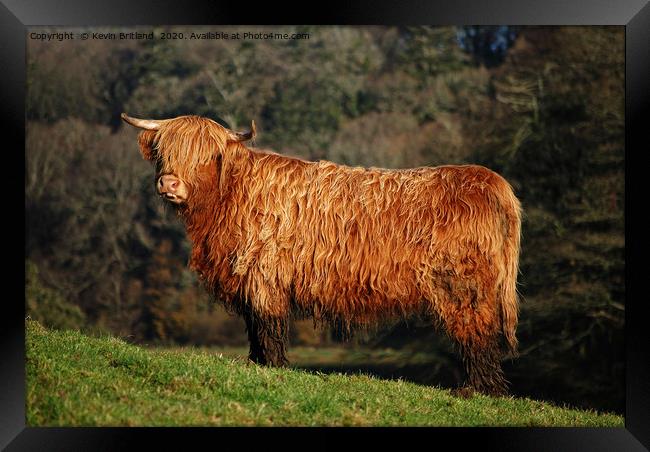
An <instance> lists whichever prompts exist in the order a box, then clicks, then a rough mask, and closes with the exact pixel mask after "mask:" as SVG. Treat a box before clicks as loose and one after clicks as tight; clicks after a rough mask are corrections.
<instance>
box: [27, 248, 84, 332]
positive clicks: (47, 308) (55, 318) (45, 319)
mask: <svg viewBox="0 0 650 452" xmlns="http://www.w3.org/2000/svg"><path fill="white" fill-rule="evenodd" d="M25 304H26V310H25V311H26V313H27V315H28V316H29V317H31V318H32V319H33V320H36V321H38V322H40V323H41V324H43V325H45V326H47V327H49V328H59V329H80V328H82V327H83V326H84V324H85V320H86V318H85V315H84V314H83V312H81V309H79V307H78V306H76V305H75V304H73V303H69V302H67V301H65V299H64V298H63V297H62V296H61V294H59V293H57V292H56V291H55V290H52V289H49V288H47V287H44V286H43V285H42V283H41V282H40V280H39V277H38V268H37V266H36V264H34V263H33V262H31V261H29V260H26V261H25Z"/></svg>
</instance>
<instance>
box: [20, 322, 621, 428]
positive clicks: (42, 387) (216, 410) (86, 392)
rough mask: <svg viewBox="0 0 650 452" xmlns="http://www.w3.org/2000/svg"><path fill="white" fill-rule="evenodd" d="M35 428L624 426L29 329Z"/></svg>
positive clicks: (496, 401)
mask: <svg viewBox="0 0 650 452" xmlns="http://www.w3.org/2000/svg"><path fill="white" fill-rule="evenodd" d="M26 350H27V363H26V369H27V424H28V425H29V426H185V425H194V426H202V425H212V426H221V425H223V426H225V425H236V426H239V425H244V426H248V425H251V426H252V425H259V426H357V425H359V426H364V425H369V426H387V425H391V426H393V425H394V426H397V425H403V426H406V425H409V426H424V425H428V426H585V427H623V424H624V423H623V418H622V417H620V416H615V415H611V414H599V413H596V412H593V411H580V410H573V409H566V408H559V407H556V406H553V405H550V404H548V403H543V402H538V401H534V400H528V399H515V398H490V397H486V396H482V395H476V396H474V397H472V398H469V399H462V398H457V397H454V396H452V395H451V393H450V392H449V391H447V390H442V389H438V388H433V387H427V386H420V385H416V384H413V383H407V382H404V381H386V380H380V379H377V378H372V377H369V376H367V375H341V374H329V375H326V374H319V373H310V372H305V371H301V370H296V369H273V368H265V367H260V366H257V365H254V364H251V363H248V362H247V361H246V360H245V359H243V358H241V357H239V358H233V357H231V356H224V355H223V354H218V353H214V352H211V351H209V350H197V349H191V348H185V349H178V348H177V349H146V348H142V347H137V346H133V345H129V344H127V343H125V342H123V341H122V340H119V339H116V338H111V337H103V338H92V337H88V336H84V335H82V334H80V333H78V332H76V331H56V330H48V329H45V328H43V327H42V326H41V325H40V324H38V323H37V322H34V321H30V320H28V321H27V348H26Z"/></svg>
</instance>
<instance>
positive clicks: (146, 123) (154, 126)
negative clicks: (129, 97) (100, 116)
mask: <svg viewBox="0 0 650 452" xmlns="http://www.w3.org/2000/svg"><path fill="white" fill-rule="evenodd" d="M120 117H121V118H122V120H124V122H127V123H129V124H131V125H132V126H135V127H138V128H140V129H145V130H158V129H160V123H161V121H156V120H155V119H138V118H132V117H130V116H129V115H127V114H126V113H122V114H121V115H120Z"/></svg>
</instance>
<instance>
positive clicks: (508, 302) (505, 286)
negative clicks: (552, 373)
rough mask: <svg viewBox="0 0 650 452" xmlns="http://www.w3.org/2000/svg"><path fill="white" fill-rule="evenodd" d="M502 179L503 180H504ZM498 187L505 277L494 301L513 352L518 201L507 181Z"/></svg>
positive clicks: (519, 207)
mask: <svg viewBox="0 0 650 452" xmlns="http://www.w3.org/2000/svg"><path fill="white" fill-rule="evenodd" d="M504 182H505V181H504ZM506 184H507V187H505V188H506V189H504V190H500V195H501V196H500V198H501V203H500V204H501V206H502V208H503V213H504V214H505V215H504V220H505V221H504V223H505V224H504V228H503V229H504V231H505V237H504V242H503V243H504V246H503V258H504V260H503V263H504V264H505V269H504V270H505V277H504V278H503V280H502V283H501V285H500V287H499V292H498V295H497V296H498V303H499V305H500V309H501V330H502V333H503V337H504V338H505V345H506V352H507V353H509V354H510V355H511V356H516V355H517V337H516V331H517V321H518V317H519V296H518V294H517V275H518V273H519V246H520V238H521V204H520V202H519V200H518V199H517V197H516V196H515V194H514V192H513V190H512V187H510V184H508V183H507V182H506Z"/></svg>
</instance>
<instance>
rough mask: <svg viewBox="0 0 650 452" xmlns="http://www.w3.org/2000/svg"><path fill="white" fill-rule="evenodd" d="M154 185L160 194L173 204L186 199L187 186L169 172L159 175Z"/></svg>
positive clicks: (180, 202)
mask: <svg viewBox="0 0 650 452" xmlns="http://www.w3.org/2000/svg"><path fill="white" fill-rule="evenodd" d="M156 187H157V189H158V193H159V194H160V196H162V197H163V198H165V199H166V200H168V201H170V202H173V203H174V204H182V203H184V202H185V201H187V186H186V185H185V184H184V183H183V181H182V180H180V179H179V178H178V177H176V176H173V175H171V174H164V175H162V176H160V177H159V178H158V182H157V183H156Z"/></svg>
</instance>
